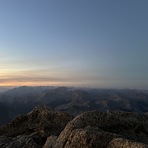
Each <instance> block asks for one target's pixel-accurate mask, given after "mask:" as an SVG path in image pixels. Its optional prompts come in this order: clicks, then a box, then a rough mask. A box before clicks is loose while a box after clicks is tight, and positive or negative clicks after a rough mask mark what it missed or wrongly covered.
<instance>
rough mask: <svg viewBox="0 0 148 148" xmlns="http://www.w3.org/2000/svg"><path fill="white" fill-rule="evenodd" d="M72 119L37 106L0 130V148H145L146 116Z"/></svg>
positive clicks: (90, 115)
mask: <svg viewBox="0 0 148 148" xmlns="http://www.w3.org/2000/svg"><path fill="white" fill-rule="evenodd" d="M72 119H73V117H72V116H70V115H68V114H66V113H62V112H59V111H55V110H53V109H51V108H47V107H45V106H38V107H36V108H34V109H33V110H32V111H31V112H29V113H28V114H26V115H23V116H18V117H17V118H16V119H15V120H13V121H12V122H11V123H9V124H6V125H3V126H0V148H20V147H22V148H42V147H43V148H79V147H80V148H98V147H99V148H120V147H123V148H135V147H136V148H147V147H148V146H147V145H146V144H148V141H147V139H148V116H147V115H142V114H138V113H128V112H117V111H115V112H108V113H102V112H98V111H89V112H84V113H82V114H80V115H78V116H77V117H75V118H74V119H73V120H72Z"/></svg>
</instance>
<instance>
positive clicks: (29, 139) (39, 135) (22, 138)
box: [0, 106, 73, 148]
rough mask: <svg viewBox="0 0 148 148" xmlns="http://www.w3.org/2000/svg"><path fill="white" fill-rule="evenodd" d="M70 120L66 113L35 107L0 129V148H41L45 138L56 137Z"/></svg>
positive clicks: (70, 117)
mask: <svg viewBox="0 0 148 148" xmlns="http://www.w3.org/2000/svg"><path fill="white" fill-rule="evenodd" d="M72 119H73V117H72V116H70V115H68V114H66V113H62V112H58V111H55V110H53V109H50V108H47V107H45V106H39V107H36V108H34V109H33V110H32V111H31V112H29V113H28V114H26V115H23V116H18V117H16V119H15V120H13V121H12V122H10V123H9V124H6V125H3V126H1V127H0V135H2V136H1V137H0V144H1V145H0V147H1V148H3V147H4V148H5V147H6V145H7V147H10V148H11V147H26V148H29V147H41V146H42V145H43V144H44V143H45V142H46V139H47V137H49V136H50V135H55V136H58V135H59V134H60V133H61V131H62V130H63V129H64V127H65V126H66V124H67V123H68V122H69V121H70V120H72ZM3 141H4V142H3ZM2 143H3V144H2ZM30 143H31V145H30ZM12 145H13V146H12ZM22 145H24V146H22Z"/></svg>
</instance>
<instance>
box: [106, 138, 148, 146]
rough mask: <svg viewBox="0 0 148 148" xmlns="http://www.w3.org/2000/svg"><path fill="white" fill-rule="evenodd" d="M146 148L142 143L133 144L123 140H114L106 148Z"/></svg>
mask: <svg viewBox="0 0 148 148" xmlns="http://www.w3.org/2000/svg"><path fill="white" fill-rule="evenodd" d="M121 147H122V148H148V146H147V145H145V144H143V143H138V142H134V141H131V140H127V139H123V138H114V139H113V140H111V142H110V143H109V145H108V146H107V148H121Z"/></svg>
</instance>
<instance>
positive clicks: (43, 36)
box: [0, 0, 148, 89]
mask: <svg viewBox="0 0 148 148" xmlns="http://www.w3.org/2000/svg"><path fill="white" fill-rule="evenodd" d="M22 85H58V86H61V85H64V86H86V87H98V88H138V89H148V0H0V86H22Z"/></svg>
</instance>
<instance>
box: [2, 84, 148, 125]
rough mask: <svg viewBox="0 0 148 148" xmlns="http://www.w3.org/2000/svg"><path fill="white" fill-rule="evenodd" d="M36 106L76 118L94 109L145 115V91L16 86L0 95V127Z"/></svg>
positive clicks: (147, 96)
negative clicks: (49, 108) (55, 110)
mask: <svg viewBox="0 0 148 148" xmlns="http://www.w3.org/2000/svg"><path fill="white" fill-rule="evenodd" d="M37 105H46V106H48V107H51V108H54V109H57V110H59V111H63V112H66V113H69V114H71V115H74V116H76V115H78V114H80V113H82V112H85V111H91V110H97V111H101V112H107V111H128V112H138V113H145V114H147V112H148V91H146V90H136V89H88V88H87V89H86V88H69V87H51V86H38V87H27V86H23V87H17V88H13V89H10V90H7V91H4V92H1V93H0V124H4V123H7V122H9V121H11V120H12V119H13V118H14V117H16V116H17V115H18V114H25V113H27V112H29V111H31V110H32V109H33V108H34V107H35V106H37Z"/></svg>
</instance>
